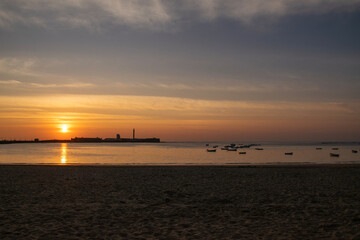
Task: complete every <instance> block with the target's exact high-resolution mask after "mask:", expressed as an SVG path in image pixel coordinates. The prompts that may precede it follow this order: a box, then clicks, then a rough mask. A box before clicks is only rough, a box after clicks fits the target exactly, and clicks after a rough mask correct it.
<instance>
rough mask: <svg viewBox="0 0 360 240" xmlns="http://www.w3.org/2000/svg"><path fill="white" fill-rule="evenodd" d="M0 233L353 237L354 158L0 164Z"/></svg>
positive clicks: (358, 175)
mask: <svg viewBox="0 0 360 240" xmlns="http://www.w3.org/2000/svg"><path fill="white" fill-rule="evenodd" d="M0 239H360V167H357V166H352V167H341V166H338V167H334V166H333V167H326V166H322V167H294V166H293V167H289V166H288V167H271V168H269V167H248V168H247V167H196V166H192V167H179V166H178V167H174V166H173V167H90V166H70V167H68V166H67V167H66V166H0Z"/></svg>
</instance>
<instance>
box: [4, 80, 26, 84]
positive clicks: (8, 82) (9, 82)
mask: <svg viewBox="0 0 360 240" xmlns="http://www.w3.org/2000/svg"><path fill="white" fill-rule="evenodd" d="M0 84H11V85H13V84H21V82H19V81H17V80H0Z"/></svg>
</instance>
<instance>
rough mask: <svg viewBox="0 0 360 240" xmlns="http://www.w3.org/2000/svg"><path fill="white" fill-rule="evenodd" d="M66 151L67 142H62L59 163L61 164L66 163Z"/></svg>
mask: <svg viewBox="0 0 360 240" xmlns="http://www.w3.org/2000/svg"><path fill="white" fill-rule="evenodd" d="M66 151H67V143H62V144H61V163H62V164H66V162H67V156H66Z"/></svg>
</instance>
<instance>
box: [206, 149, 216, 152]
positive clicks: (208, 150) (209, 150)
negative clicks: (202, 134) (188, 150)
mask: <svg viewBox="0 0 360 240" xmlns="http://www.w3.org/2000/svg"><path fill="white" fill-rule="evenodd" d="M206 151H207V152H216V149H206Z"/></svg>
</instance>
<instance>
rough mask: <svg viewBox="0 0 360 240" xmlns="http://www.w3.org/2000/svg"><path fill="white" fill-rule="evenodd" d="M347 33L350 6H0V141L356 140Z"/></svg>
mask: <svg viewBox="0 0 360 240" xmlns="http://www.w3.org/2000/svg"><path fill="white" fill-rule="evenodd" d="M359 26H360V0H343V1H338V0H302V1H298V0H264V1H262V0H252V1H249V0H197V1H190V0H62V1H56V0H1V1H0V139H33V138H40V139H69V138H71V137H75V136H78V137H81V136H83V137H115V134H116V133H119V134H120V135H121V137H130V136H131V135H132V129H133V128H136V133H137V137H159V138H161V140H163V141H360V94H359V93H360V79H359V78H360V27H359ZM63 125H66V126H67V127H68V132H61V129H62V126H63Z"/></svg>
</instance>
